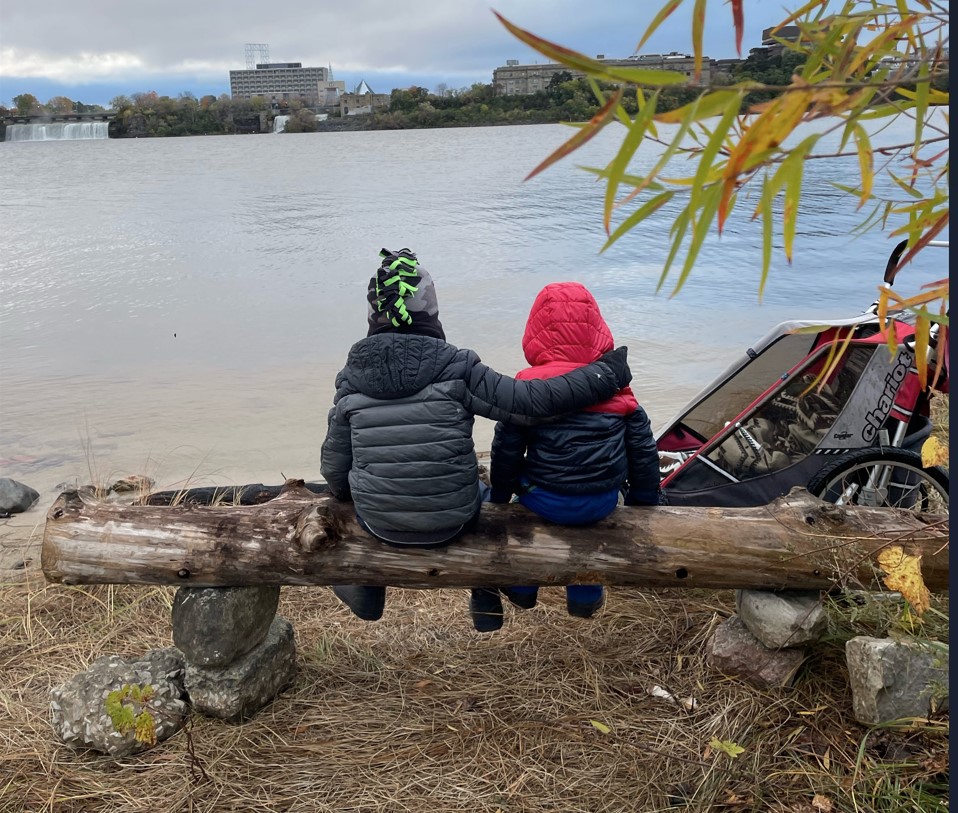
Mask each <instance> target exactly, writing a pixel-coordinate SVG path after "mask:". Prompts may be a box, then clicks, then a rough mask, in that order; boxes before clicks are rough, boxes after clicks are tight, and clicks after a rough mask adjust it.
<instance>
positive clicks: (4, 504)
mask: <svg viewBox="0 0 958 813" xmlns="http://www.w3.org/2000/svg"><path fill="white" fill-rule="evenodd" d="M39 499H40V494H39V492H38V491H36V490H35V489H32V488H30V486H27V485H24V484H23V483H20V482H18V481H17V480H12V479H11V478H9V477H0V511H4V512H6V513H9V514H20V513H22V512H23V511H28V510H29V509H31V508H32V507H33V506H34V505H36V502H37V500H39Z"/></svg>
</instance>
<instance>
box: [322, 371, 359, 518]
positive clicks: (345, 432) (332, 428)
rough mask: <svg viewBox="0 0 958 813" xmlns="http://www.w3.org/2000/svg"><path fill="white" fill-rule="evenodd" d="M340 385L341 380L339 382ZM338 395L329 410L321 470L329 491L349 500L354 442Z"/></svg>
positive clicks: (341, 498) (339, 498) (335, 495)
mask: <svg viewBox="0 0 958 813" xmlns="http://www.w3.org/2000/svg"><path fill="white" fill-rule="evenodd" d="M337 384H339V380H337ZM338 400H339V395H338V394H337V397H336V399H335V400H334V403H333V408H332V409H331V410H329V420H328V422H327V428H326V439H325V440H324V441H323V447H322V450H321V451H320V463H319V470H320V473H321V474H322V475H323V479H325V480H326V482H327V483H328V484H329V490H330V491H331V492H332V494H333V496H334V497H336V499H338V500H349V499H350V493H349V470H350V469H351V468H352V467H353V442H352V437H351V434H350V431H349V421H348V420H346V419H345V418H343V417H342V416H341V415H340V413H339V410H338V409H337V408H336V405H335V404H336V401H338Z"/></svg>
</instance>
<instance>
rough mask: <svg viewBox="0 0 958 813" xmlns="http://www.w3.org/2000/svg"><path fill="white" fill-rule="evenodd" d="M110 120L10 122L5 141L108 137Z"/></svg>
mask: <svg viewBox="0 0 958 813" xmlns="http://www.w3.org/2000/svg"><path fill="white" fill-rule="evenodd" d="M109 127H110V122H108V121H51V122H47V123H46V124H8V125H7V134H6V136H5V138H4V140H5V141H81V140H86V139H91V138H108V130H109Z"/></svg>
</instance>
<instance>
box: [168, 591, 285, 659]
mask: <svg viewBox="0 0 958 813" xmlns="http://www.w3.org/2000/svg"><path fill="white" fill-rule="evenodd" d="M278 605H279V585H265V586H262V587H181V588H180V589H179V590H177V591H176V596H175V597H174V598H173V643H174V644H176V646H178V647H179V648H180V650H181V651H182V652H183V655H184V656H185V657H186V660H187V662H189V663H192V664H196V665H197V666H227V665H229V664H231V663H233V661H235V660H237V659H238V658H240V657H242V656H243V655H245V654H246V653H247V652H249V651H250V650H252V649H253V648H254V647H255V646H257V645H258V644H259V643H261V642H262V640H263V639H264V638H265V637H266V633H267V632H269V627H270V624H272V623H273V618H274V617H275V616H276V608H277V606H278Z"/></svg>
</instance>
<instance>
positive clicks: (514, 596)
mask: <svg viewBox="0 0 958 813" xmlns="http://www.w3.org/2000/svg"><path fill="white" fill-rule="evenodd" d="M499 590H500V591H501V592H502V594H503V595H504V596H505V597H506V598H507V599H509V601H511V602H512V603H513V604H515V605H516V607H521V608H522V609H523V610H528V609H531V608H532V607H535V606H536V599H537V598H538V596H539V588H538V587H500V588H499Z"/></svg>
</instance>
